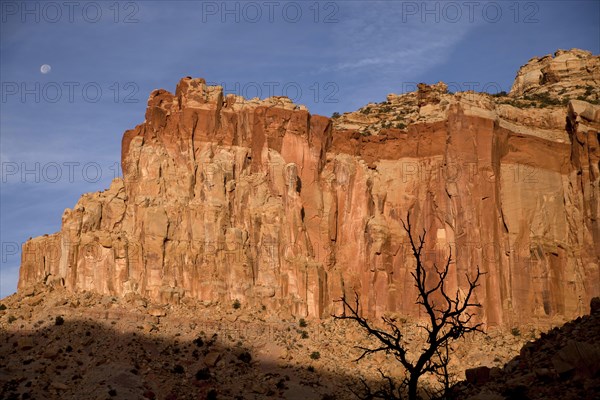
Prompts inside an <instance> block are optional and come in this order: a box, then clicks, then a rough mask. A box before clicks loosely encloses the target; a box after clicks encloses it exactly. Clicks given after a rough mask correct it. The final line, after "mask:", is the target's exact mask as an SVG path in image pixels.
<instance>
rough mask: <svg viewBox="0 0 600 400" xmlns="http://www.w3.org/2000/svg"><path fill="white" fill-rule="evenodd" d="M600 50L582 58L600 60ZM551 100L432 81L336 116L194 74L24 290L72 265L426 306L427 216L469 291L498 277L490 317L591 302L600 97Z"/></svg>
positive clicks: (163, 95) (259, 296) (109, 286)
mask: <svg viewBox="0 0 600 400" xmlns="http://www.w3.org/2000/svg"><path fill="white" fill-rule="evenodd" d="M567 53H568V52H567ZM569 54H570V53H569ZM573 54H575V55H577V54H579V53H578V52H577V51H574V53H573ZM557 58H559V57H557ZM588 58H589V59H590V60H591V61H589V60H588V61H586V62H588V63H589V64H590V65H591V64H593V65H594V66H595V67H593V68H591V69H589V68H588V69H585V68H584V69H581V68H580V69H578V70H577V71H578V73H583V72H582V71H588V70H589V71H591V72H589V73H590V74H592V75H593V74H596V72H595V71H597V66H598V65H600V57H597V56H596V57H593V56H591V55H590V56H589V57H588ZM539 63H540V62H539V60H536V59H534V60H533V61H532V62H530V63H529V64H527V65H526V66H524V67H522V68H521V71H520V72H519V74H518V75H517V82H518V81H519V79H520V77H523V76H525V75H527V73H526V71H529V70H533V69H535V68H538V65H539ZM586 65H587V64H586ZM559 75H560V74H559ZM560 76H561V77H563V78H561V81H564V80H565V79H566V78H564V76H565V74H562V75H560ZM594 76H595V75H594ZM578 79H582V78H578ZM586 79H587V78H586ZM590 79H596V78H590ZM544 84H545V81H544V82H540V85H542V86H543V85H544ZM515 85H516V84H515ZM513 90H514V89H513ZM532 106H535V102H532V101H530V102H529V103H527V104H525V103H524V104H522V103H518V102H517V103H515V100H511V99H510V98H508V97H506V98H505V97H494V96H490V95H487V94H477V93H471V92H469V93H457V94H448V93H446V90H445V87H444V85H443V84H438V85H434V86H426V85H421V86H420V87H419V90H418V91H417V92H414V93H408V94H405V95H390V96H388V101H387V102H385V103H381V104H376V105H370V107H369V112H364V109H361V110H359V111H358V112H355V113H347V114H344V115H343V116H341V117H339V118H337V119H334V120H333V123H332V121H330V120H329V119H328V118H325V117H321V116H316V115H311V114H309V112H308V111H307V110H306V109H305V108H304V107H302V106H296V105H294V104H292V102H291V101H290V100H288V99H286V98H269V99H266V100H262V101H258V100H245V99H243V98H241V97H237V96H233V95H229V96H224V95H223V90H222V88H221V87H218V86H214V87H211V86H207V85H206V84H205V82H204V80H202V79H191V78H184V79H182V80H181V81H180V82H179V84H178V86H177V90H176V92H175V94H171V93H169V92H167V91H164V90H157V91H154V92H153V93H152V94H151V95H150V98H149V100H148V108H147V111H146V119H145V121H144V123H142V124H141V125H139V126H137V127H136V128H135V129H133V130H130V131H127V132H125V134H124V136H123V143H122V165H123V175H124V176H123V179H117V180H115V181H114V182H113V183H112V185H111V187H110V188H109V189H108V190H106V191H104V192H100V193H94V194H87V195H84V196H82V198H81V199H80V200H79V202H78V203H77V205H76V206H75V207H74V208H73V209H67V210H65V212H64V214H63V224H62V229H61V231H60V232H59V233H56V234H54V235H49V236H44V237H39V238H35V239H32V240H30V241H28V242H27V243H26V244H25V245H24V246H23V253H22V264H21V272H20V280H19V288H23V287H25V286H28V285H30V284H32V283H34V282H38V281H40V280H46V281H48V280H54V281H59V282H60V283H62V284H64V285H65V286H66V287H67V288H68V289H70V290H75V291H81V290H91V291H95V292H99V293H102V294H111V295H125V294H127V293H131V292H134V293H140V294H142V295H143V296H147V297H148V298H150V299H153V300H155V301H158V302H181V301H183V302H185V300H186V298H197V299H200V300H203V301H207V302H214V301H227V302H230V301H231V300H233V299H238V300H240V301H241V302H243V303H244V304H248V305H250V306H261V305H266V306H267V307H268V309H269V310H278V311H279V312H281V313H282V314H287V313H291V314H294V315H299V316H307V315H308V316H311V317H321V316H327V315H329V314H331V313H333V312H334V311H335V307H337V305H338V304H337V303H335V300H336V299H338V298H339V297H340V296H341V295H342V293H344V292H346V293H349V294H350V293H352V291H356V292H357V293H358V294H359V295H360V296H361V299H362V307H363V309H364V312H365V313H367V314H369V315H381V314H382V313H384V312H400V313H409V314H415V313H417V312H418V308H417V306H415V305H414V300H415V297H416V291H415V290H414V288H413V286H412V278H411V276H410V272H411V270H412V268H413V263H414V261H413V259H412V257H411V255H410V252H409V251H408V250H409V249H408V247H407V235H406V233H405V232H404V231H403V229H402V225H401V220H403V219H404V218H405V217H406V215H407V212H410V213H411V219H412V220H413V221H414V222H415V225H416V226H415V228H416V229H417V230H419V231H421V230H422V229H426V230H427V243H426V245H427V249H426V250H427V255H428V263H429V267H431V268H432V264H433V263H434V262H438V263H441V262H443V261H444V259H445V257H446V256H447V255H448V254H449V249H450V248H451V249H452V254H453V257H454V258H455V259H456V263H455V264H454V269H453V275H452V277H451V278H450V279H451V282H450V283H451V286H453V287H455V288H456V287H462V286H463V285H464V284H465V282H466V278H465V274H473V273H474V270H475V268H476V266H477V265H479V266H480V268H481V269H482V270H483V271H485V272H487V274H486V275H485V276H484V277H483V279H482V282H481V283H482V285H481V286H480V287H479V288H478V290H477V300H479V301H480V302H481V303H482V304H483V306H484V307H483V309H482V312H481V315H480V317H481V318H482V319H483V320H484V321H485V322H486V323H488V324H490V325H494V324H519V323H523V322H525V321H527V322H531V321H532V320H539V321H540V323H542V322H543V321H550V320H551V319H553V318H555V317H567V318H568V317H572V316H575V315H579V314H582V313H584V312H585V308H586V305H587V304H589V299H590V298H591V297H593V296H597V295H598V294H599V293H600V272H599V263H600V261H599V260H600V245H599V244H600V226H599V223H600V222H599V217H600V197H599V194H600V192H599V190H598V189H599V188H598V185H599V183H600V182H599V180H600V178H599V160H600V149H599V144H598V140H599V136H598V132H599V130H600V106H597V105H594V104H592V103H590V102H586V101H582V100H569V101H566V102H565V105H550V106H548V107H544V108H539V107H532ZM394 121H395V123H394Z"/></svg>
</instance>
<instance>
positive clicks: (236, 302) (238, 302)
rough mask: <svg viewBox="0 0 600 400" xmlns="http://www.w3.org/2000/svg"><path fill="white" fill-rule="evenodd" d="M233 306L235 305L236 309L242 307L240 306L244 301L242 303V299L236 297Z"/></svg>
mask: <svg viewBox="0 0 600 400" xmlns="http://www.w3.org/2000/svg"><path fill="white" fill-rule="evenodd" d="M232 306H233V308H234V309H235V310H237V309H238V308H240V307H241V306H242V303H240V301H239V300H238V299H235V300H234V301H233V305H232Z"/></svg>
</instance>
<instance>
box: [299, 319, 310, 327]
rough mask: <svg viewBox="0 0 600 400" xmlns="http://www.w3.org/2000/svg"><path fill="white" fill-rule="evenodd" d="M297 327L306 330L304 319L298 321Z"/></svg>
mask: <svg viewBox="0 0 600 400" xmlns="http://www.w3.org/2000/svg"><path fill="white" fill-rule="evenodd" d="M298 325H299V326H300V328H306V326H307V325H308V324H307V323H306V320H305V319H304V318H300V321H298Z"/></svg>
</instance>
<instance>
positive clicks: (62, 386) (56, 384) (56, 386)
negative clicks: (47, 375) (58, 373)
mask: <svg viewBox="0 0 600 400" xmlns="http://www.w3.org/2000/svg"><path fill="white" fill-rule="evenodd" d="M50 386H51V387H53V388H54V389H57V390H68V389H69V387H68V386H67V385H65V384H64V383H61V382H56V381H54V382H52V383H51V384H50Z"/></svg>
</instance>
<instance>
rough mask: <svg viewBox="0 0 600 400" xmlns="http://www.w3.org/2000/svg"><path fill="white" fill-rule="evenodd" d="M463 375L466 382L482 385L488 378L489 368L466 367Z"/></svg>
mask: <svg viewBox="0 0 600 400" xmlns="http://www.w3.org/2000/svg"><path fill="white" fill-rule="evenodd" d="M465 377H466V378H467V382H469V383H471V384H473V385H483V384H484V383H486V382H489V380H490V368H489V367H485V366H483V367H477V368H470V369H467V370H466V371H465Z"/></svg>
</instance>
